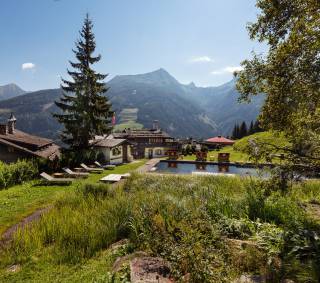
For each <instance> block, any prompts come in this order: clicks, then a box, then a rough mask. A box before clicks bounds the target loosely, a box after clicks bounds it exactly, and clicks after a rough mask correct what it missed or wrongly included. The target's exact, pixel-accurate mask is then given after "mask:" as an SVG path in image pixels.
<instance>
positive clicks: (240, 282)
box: [233, 275, 267, 283]
mask: <svg viewBox="0 0 320 283" xmlns="http://www.w3.org/2000/svg"><path fill="white" fill-rule="evenodd" d="M233 282H234V283H266V282H267V280H266V277H265V276H264V275H241V277H240V278H239V279H237V280H235V281H233Z"/></svg>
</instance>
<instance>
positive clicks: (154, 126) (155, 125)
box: [152, 120, 159, 130]
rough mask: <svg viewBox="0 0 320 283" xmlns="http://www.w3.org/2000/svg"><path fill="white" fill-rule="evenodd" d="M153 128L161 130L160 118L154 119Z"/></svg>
mask: <svg viewBox="0 0 320 283" xmlns="http://www.w3.org/2000/svg"><path fill="white" fill-rule="evenodd" d="M152 129H153V130H159V121H158V120H153V124H152Z"/></svg>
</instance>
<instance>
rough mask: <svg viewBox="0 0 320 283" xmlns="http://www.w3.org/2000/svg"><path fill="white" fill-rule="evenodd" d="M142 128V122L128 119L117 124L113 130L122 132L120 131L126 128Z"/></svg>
mask: <svg viewBox="0 0 320 283" xmlns="http://www.w3.org/2000/svg"><path fill="white" fill-rule="evenodd" d="M142 128H143V125H142V124H139V123H137V122H135V121H128V122H125V123H121V124H117V125H115V126H114V129H113V130H114V131H115V132H120V131H123V130H124V129H138V130H139V129H142Z"/></svg>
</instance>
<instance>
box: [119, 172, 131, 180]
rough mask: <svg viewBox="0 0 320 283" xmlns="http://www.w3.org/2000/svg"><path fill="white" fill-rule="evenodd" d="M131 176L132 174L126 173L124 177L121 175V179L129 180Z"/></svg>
mask: <svg viewBox="0 0 320 283" xmlns="http://www.w3.org/2000/svg"><path fill="white" fill-rule="evenodd" d="M130 176H131V174H130V173H126V174H122V175H121V178H122V179H127V178H129V177H130Z"/></svg>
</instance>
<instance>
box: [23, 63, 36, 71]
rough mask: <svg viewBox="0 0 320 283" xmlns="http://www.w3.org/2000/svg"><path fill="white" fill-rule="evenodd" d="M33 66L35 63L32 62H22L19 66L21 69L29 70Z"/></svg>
mask: <svg viewBox="0 0 320 283" xmlns="http://www.w3.org/2000/svg"><path fill="white" fill-rule="evenodd" d="M35 67H36V65H35V64H33V63H23V64H22V66H21V68H22V70H31V69H34V68H35Z"/></svg>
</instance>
